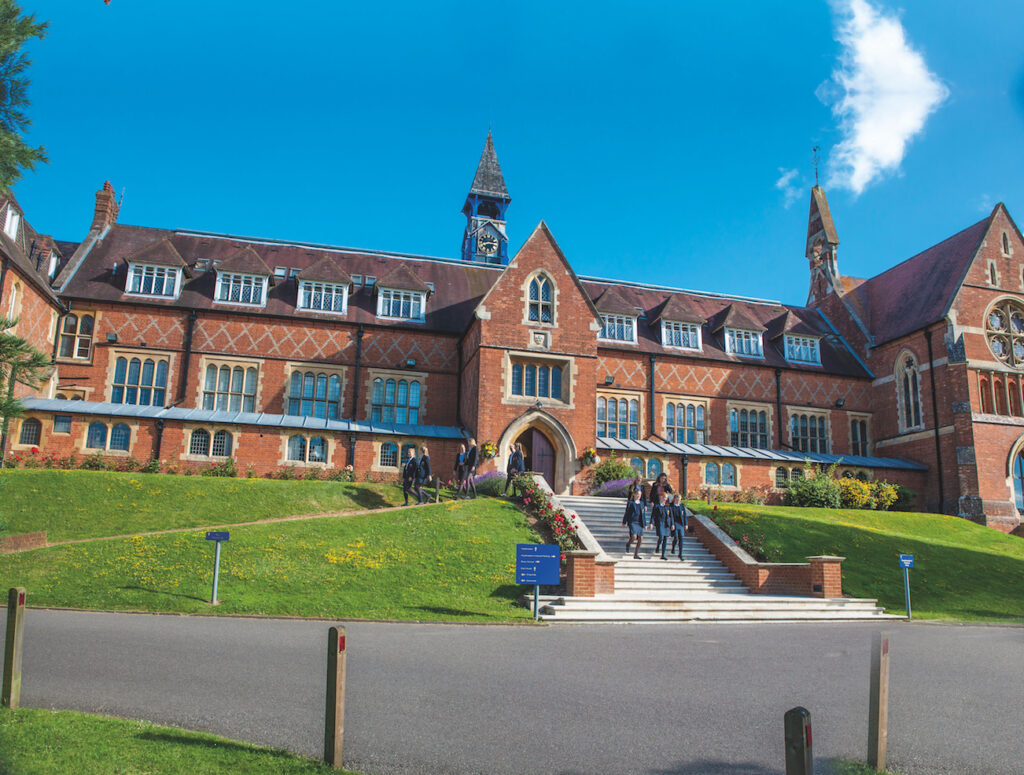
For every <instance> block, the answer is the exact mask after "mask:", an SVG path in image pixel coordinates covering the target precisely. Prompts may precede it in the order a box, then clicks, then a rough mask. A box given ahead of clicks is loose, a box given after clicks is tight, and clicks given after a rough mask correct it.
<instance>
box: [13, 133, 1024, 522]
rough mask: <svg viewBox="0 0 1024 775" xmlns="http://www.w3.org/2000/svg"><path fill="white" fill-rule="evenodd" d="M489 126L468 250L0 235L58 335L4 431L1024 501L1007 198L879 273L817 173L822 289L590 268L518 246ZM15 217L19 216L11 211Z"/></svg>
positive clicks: (926, 504) (146, 447) (552, 475)
mask: <svg viewBox="0 0 1024 775" xmlns="http://www.w3.org/2000/svg"><path fill="white" fill-rule="evenodd" d="M510 201H511V200H510V198H509V195H508V192H507V190H506V188H505V182H504V178H503V176H502V173H501V168H500V166H499V165H498V161H497V157H496V155H495V153H494V147H493V144H492V142H491V139H490V137H488V140H487V144H486V146H485V149H484V153H483V155H482V157H481V161H480V165H479V167H478V169H477V173H476V176H475V178H474V181H473V185H472V187H471V190H470V193H469V195H468V197H467V200H466V205H465V207H464V213H465V214H466V218H467V225H466V230H465V233H464V235H463V239H462V252H461V256H460V257H459V258H457V259H444V258H431V257H425V256H415V255H404V254H398V253H390V252H385V251H376V250H355V249H350V248H342V247H334V246H327V245H314V244H303V243H295V242H285V241H279V240H273V239H257V238H245V237H237V236H229V235H224V234H212V233H202V232H190V231H176V230H170V229H160V228H155V227H148V226H129V225H123V224H119V223H117V215H118V207H117V203H116V201H115V198H114V194H113V189H112V187H111V186H110V185H109V184H106V185H105V186H104V187H103V189H101V190H100V191H99V192H98V193H97V195H96V206H95V212H94V218H93V222H92V225H91V228H90V230H89V233H88V234H87V235H86V236H85V238H84V239H83V240H82V241H81V242H77V243H62V242H54V241H53V240H51V239H49V238H46V237H43V236H40V235H37V234H36V233H35V232H34V231H32V230H31V229H30V227H29V226H28V224H27V223H26V222H25V220H24V218H23V215H22V213H21V210H20V208H19V207H18V205H17V203H16V202H15V201H14V200H13V199H8V200H7V201H5V202H4V204H3V208H4V209H2V210H0V221H3V219H4V217H5V213H7V212H12V213H15V214H16V216H17V220H18V223H16V224H14V225H13V226H11V225H10V223H8V224H7V225H8V226H11V227H10V228H5V229H4V234H3V235H2V236H0V254H2V256H3V262H4V263H3V265H2V266H3V271H4V274H3V275H2V277H3V280H2V285H0V291H2V297H0V304H2V307H0V310H2V311H4V312H6V311H7V310H8V309H10V310H11V311H12V312H14V313H15V314H17V315H18V316H19V317H20V322H19V324H18V325H19V332H22V331H23V332H24V334H25V335H26V336H29V338H30V339H31V340H32V341H33V343H35V344H36V346H38V347H40V348H41V349H44V350H46V351H48V352H52V353H53V357H54V364H55V369H54V373H53V375H52V377H51V379H50V380H49V382H48V383H47V384H46V385H45V386H44V388H43V389H41V390H40V391H39V392H38V394H37V395H35V396H34V397H29V398H27V399H26V406H27V408H28V412H27V415H26V417H25V418H24V419H22V420H18V421H16V422H15V423H13V425H12V429H11V433H10V435H9V438H8V439H7V440H6V441H7V447H6V451H7V452H8V453H10V452H12V451H26V450H27V449H28V448H30V447H33V446H35V447H38V448H40V449H42V450H44V451H54V452H57V453H58V454H68V453H70V452H72V451H77V452H78V453H79V454H80V455H81V454H91V453H95V452H99V453H101V454H103V455H105V456H111V457H117V456H132V457H134V458H136V459H138V460H148V459H150V458H158V459H160V460H161V461H163V462H164V463H165V464H166V465H174V466H175V467H178V468H181V467H190V466H191V467H202V466H204V465H209V464H211V463H216V462H219V461H223V460H225V459H227V458H228V457H232V458H234V459H235V460H236V461H237V463H238V466H239V468H240V469H241V470H243V471H245V470H247V469H251V470H253V471H255V472H258V473H267V472H270V471H274V470H277V469H280V468H282V467H285V466H292V467H294V468H296V469H300V470H301V469H308V468H338V467H344V466H347V465H351V466H353V468H354V469H355V471H356V473H357V475H379V476H382V477H385V476H397V473H398V465H399V461H400V460H401V458H402V456H403V451H404V450H405V448H406V447H408V446H409V445H420V444H427V445H428V446H429V448H430V452H431V459H432V461H433V463H434V467H435V470H436V471H439V472H440V473H442V474H447V472H448V471H450V470H451V467H452V462H453V459H454V454H455V450H456V447H457V445H458V444H459V443H460V442H461V441H462V440H463V439H464V438H467V437H469V436H474V437H475V438H476V439H477V440H478V441H479V442H481V443H482V442H485V441H492V442H495V443H496V444H497V445H498V449H499V454H498V457H497V458H496V459H495V460H493V461H488V462H486V463H484V466H483V467H484V469H486V468H489V467H498V468H499V469H500V470H503V469H504V465H505V462H506V460H507V455H508V447H509V445H510V444H511V443H512V442H514V441H520V442H522V443H523V444H524V445H525V446H526V449H527V462H528V464H529V466H530V467H531V468H533V469H534V470H537V471H540V472H542V473H544V475H545V476H546V477H547V478H548V480H549V482H550V483H551V485H552V487H553V488H554V489H555V490H556V492H567V491H570V490H575V491H577V492H579V491H582V489H583V488H584V486H585V482H586V479H587V475H588V470H587V467H586V466H585V465H584V462H583V452H584V450H585V449H586V448H588V447H596V448H597V450H598V452H599V454H600V455H607V454H619V455H622V456H623V457H625V458H627V459H629V460H630V461H632V462H633V464H634V466H635V467H637V468H642V469H643V471H644V473H645V474H647V475H653V474H655V473H657V472H659V471H666V472H667V473H668V474H669V476H670V477H671V479H672V480H673V481H674V483H675V484H676V485H678V486H684V485H685V487H686V489H687V490H689V491H690V492H696V491H698V490H700V489H703V488H712V489H718V490H723V491H730V490H733V491H735V490H740V489H743V488H749V487H754V486H758V487H762V488H770V489H771V490H773V491H774V492H776V493H778V492H781V491H782V490H784V489H785V488H786V487H787V486H788V484H789V482H790V481H791V479H792V477H793V476H794V475H797V476H798V475H799V471H800V468H801V465H802V463H803V461H804V460H805V459H810V460H812V461H816V462H821V463H828V464H831V463H837V464H838V466H839V469H840V471H841V472H843V473H844V474H847V475H852V476H862V477H864V476H866V477H878V478H885V479H887V480H889V481H896V482H900V483H903V484H906V485H907V486H909V487H911V488H912V489H914V490H916V491H917V492H918V493H919V498H918V501H919V502H918V505H919V506H920V507H921V508H927V509H931V510H941V511H945V512H948V513H951V514H960V515H962V516H965V517H969V518H971V519H974V520H978V521H982V522H985V523H987V524H990V525H992V526H994V527H999V528H1000V529H1004V530H1006V529H1011V528H1013V527H1014V526H1015V525H1017V524H1019V519H1020V518H1019V513H1020V511H1022V510H1024V506H1022V496H1024V457H1022V454H1021V448H1022V446H1024V444H1022V440H1024V411H1022V406H1024V400H1022V399H1024V393H1022V391H1024V387H1022V381H1021V371H1022V370H1024V240H1022V239H1021V235H1020V232H1019V231H1018V230H1017V228H1016V226H1015V225H1014V223H1013V221H1012V220H1011V219H1010V217H1009V215H1008V213H1007V212H1006V211H1005V209H1004V208H1003V207H1002V206H1001V205H1000V206H998V207H996V209H995V210H994V211H993V212H992V214H991V215H990V216H989V217H988V218H986V219H985V220H984V221H981V222H980V223H977V224H975V225H973V226H971V227H969V228H968V229H965V230H964V231H961V232H959V233H958V234H956V235H954V236H953V237H950V238H949V239H948V240H946V241H944V242H942V243H940V244H939V245H936V246H934V247H932V248H930V249H928V250H927V251H925V252H924V253H921V254H919V255H917V256H914V257H913V258H911V259H908V260H907V261H905V262H903V263H902V264H900V265H898V266H896V267H894V268H893V269H891V270H889V271H887V272H885V273H883V274H881V275H879V276H878V277H874V278H871V279H868V280H861V279H857V278H852V277H846V276H843V275H842V274H840V272H839V265H838V245H839V240H838V237H837V236H836V229H835V226H834V224H833V221H832V217H831V215H830V213H829V210H828V204H827V202H826V199H825V194H824V192H823V191H822V190H821V189H820V188H818V187H815V188H814V189H813V190H812V193H811V207H810V216H809V223H808V235H807V251H806V255H807V258H808V260H809V265H810V294H809V298H808V303H807V305H806V306H804V307H797V306H792V305H784V304H780V303H778V302H773V301H767V300H760V299H749V298H741V297H736V296H730V295H728V294H723V293H704V292H695V291H683V290H678V289H675V288H670V287H657V286H652V285H645V284H641V283H632V282H627V281H623V280H602V279H598V278H590V277H581V276H578V275H577V274H576V273H575V271H574V270H573V267H572V266H571V264H570V261H569V259H568V258H567V257H566V256H565V255H563V253H562V251H561V250H560V249H559V247H558V244H557V243H556V241H555V238H554V236H553V235H552V234H551V232H550V231H549V230H548V228H547V226H546V225H545V224H544V223H541V224H540V225H538V226H537V227H536V228H535V229H534V231H533V233H532V234H531V235H530V236H529V238H528V239H527V240H526V242H525V244H524V245H523V246H522V247H521V248H520V249H519V251H518V252H517V253H516V254H515V255H514V256H510V254H509V251H508V238H507V234H506V228H505V226H506V221H505V217H506V211H507V208H508V205H509V203H510ZM5 223H6V222H5Z"/></svg>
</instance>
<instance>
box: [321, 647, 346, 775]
mask: <svg viewBox="0 0 1024 775" xmlns="http://www.w3.org/2000/svg"><path fill="white" fill-rule="evenodd" d="M345 646H346V644H345V628H344V627H331V629H329V630H328V631H327V712H326V714H325V716H324V761H325V762H327V763H328V764H329V765H331V767H333V768H334V769H336V770H340V769H341V747H342V743H343V741H344V738H345Z"/></svg>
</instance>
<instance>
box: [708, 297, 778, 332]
mask: <svg viewBox="0 0 1024 775" xmlns="http://www.w3.org/2000/svg"><path fill="white" fill-rule="evenodd" d="M709 328H710V329H711V332H712V333H716V332H718V331H721V330H722V329H723V328H742V329H745V330H747V331H765V330H767V328H766V326H765V325H764V324H763V323H761V322H760V321H759V320H757V319H756V318H755V317H753V316H752V315H750V314H749V313H748V312H747V311H746V310H745V309H744V308H743V307H741V306H739V305H737V304H730V305H729V306H728V307H726V308H725V309H724V310H722V311H721V312H719V313H718V314H717V315H715V316H714V317H713V318H712V319H711V320H710V321H709Z"/></svg>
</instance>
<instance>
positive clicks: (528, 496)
mask: <svg viewBox="0 0 1024 775" xmlns="http://www.w3.org/2000/svg"><path fill="white" fill-rule="evenodd" d="M516 487H517V488H518V489H519V492H521V493H522V494H523V506H524V507H526V510H527V511H528V512H529V513H530V514H532V515H533V516H535V517H536V518H537V519H539V520H540V521H541V522H543V523H544V524H545V525H547V526H548V528H549V529H550V530H551V532H552V534H554V536H555V540H556V541H558V545H559V546H560V547H561V548H562V551H563V552H565V551H572V550H573V549H578V548H579V546H580V544H579V541H578V540H577V538H576V525H574V524H573V523H572V518H571V517H570V516H569V515H568V514H566V513H565V509H556V508H555V507H554V505H553V504H552V503H551V497H550V496H549V495H548V494H547V493H546V492H545V491H544V490H542V489H541V488H540V487H539V486H538V485H537V483H536V482H535V481H533V477H532V476H529V475H527V474H523V475H522V476H517V477H516Z"/></svg>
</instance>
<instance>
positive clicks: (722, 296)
mask: <svg viewBox="0 0 1024 775" xmlns="http://www.w3.org/2000/svg"><path fill="white" fill-rule="evenodd" d="M579 278H580V280H582V281H583V282H593V283H614V284H615V285H625V286H629V287H630V288H646V289H649V290H652V291H665V292H668V293H689V294H692V295H694V296H707V297H708V298H711V299H731V300H733V301H745V302H749V303H751V304H770V305H772V306H775V307H786V308H787V309H789V308H790V307H789V305H788V304H783V303H782V302H781V301H775V300H774V299H758V298H756V297H754V296H737V295H735V294H731V293H717V292H715V291H692V290H690V289H688V288H673V287H670V286H667V285H652V284H650V283H638V282H635V281H632V280H618V279H615V278H611V277H590V276H585V275H579ZM797 309H807V307H797Z"/></svg>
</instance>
